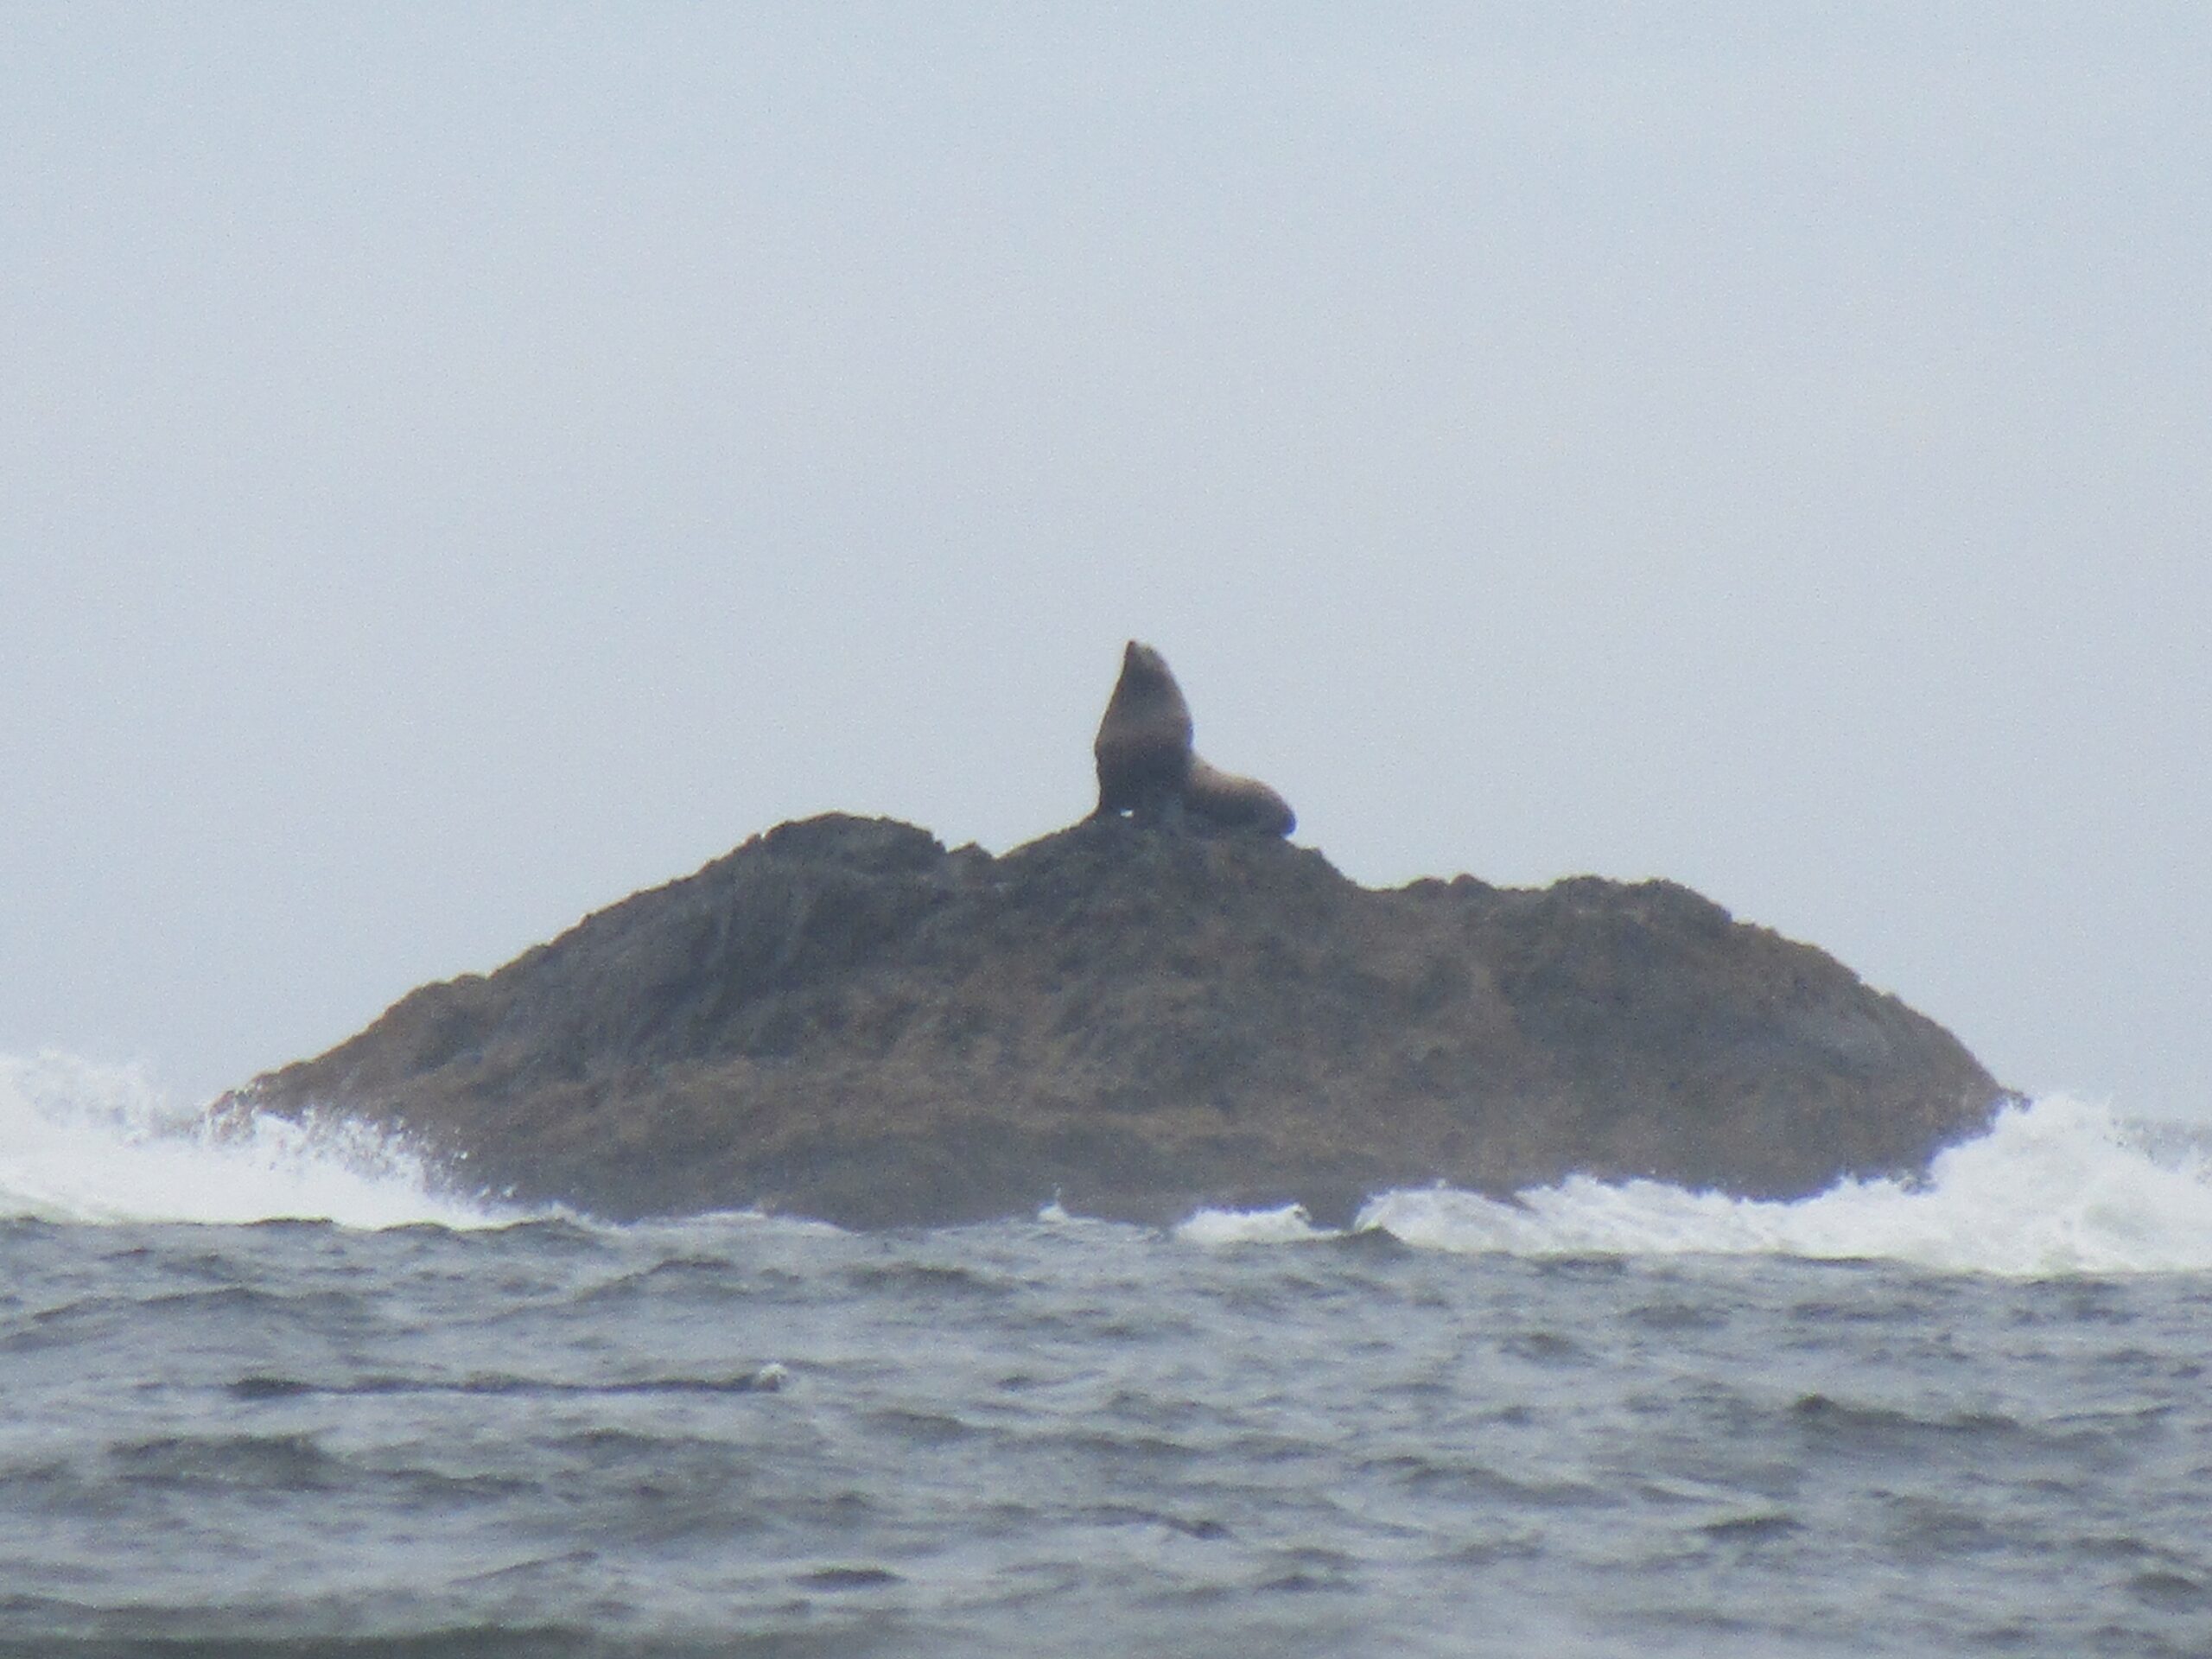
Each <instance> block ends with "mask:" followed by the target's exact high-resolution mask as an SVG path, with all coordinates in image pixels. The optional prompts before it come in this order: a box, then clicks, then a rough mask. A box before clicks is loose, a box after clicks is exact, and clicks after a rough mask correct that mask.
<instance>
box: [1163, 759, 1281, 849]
mask: <svg viewBox="0 0 2212 1659" xmlns="http://www.w3.org/2000/svg"><path fill="white" fill-rule="evenodd" d="M1183 805H1184V807H1185V810H1187V811H1189V813H1190V814H1191V816H1192V817H1195V818H1202V819H1204V820H1205V822H1206V823H1211V824H1217V825H1218V826H1219V827H1220V828H1222V829H1257V830H1259V831H1260V832H1261V833H1262V834H1263V835H1269V836H1287V835H1288V834H1289V833H1290V832H1291V831H1292V830H1294V829H1297V828H1298V815H1297V814H1296V813H1294V812H1293V811H1292V810H1290V803H1289V802H1288V801H1286V800H1285V799H1283V798H1282V797H1281V796H1280V795H1278V794H1276V793H1275V791H1274V790H1272V789H1269V788H1268V786H1267V785H1265V784H1263V783H1262V782H1261V781H1260V780H1259V779H1256V778H1239V777H1238V776H1237V775H1236V773H1235V772H1224V771H1222V770H1221V768H1220V767H1218V766H1209V765H1208V764H1207V763H1206V762H1205V760H1201V759H1200V758H1199V757H1198V756H1197V755H1195V754H1194V755H1192V757H1191V775H1190V776H1189V778H1187V779H1185V781H1184V785H1183Z"/></svg>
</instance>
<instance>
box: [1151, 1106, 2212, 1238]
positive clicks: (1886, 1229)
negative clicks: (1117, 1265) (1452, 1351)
mask: <svg viewBox="0 0 2212 1659" xmlns="http://www.w3.org/2000/svg"><path fill="white" fill-rule="evenodd" d="M2206 1141H2207V1137H2206V1135H2205V1134H2204V1132H2203V1131H2202V1130H2193V1129H2190V1128H2183V1127H2181V1126H2177V1125H2174V1126H2152V1125H2132V1124H2129V1123H2126V1122H2123V1121H2122V1120H2120V1118H2118V1117H2117V1116H2114V1114H2113V1111H2112V1109H2110V1108H2109V1107H2107V1106H2103V1105H2098V1104H2094V1103H2087V1102H2082V1101H2078V1100H2074V1099H2071V1098H2069V1097H2067V1096H2056V1095H2055V1096H2047V1097H2045V1098H2044V1099H2041V1100H2037V1101H2035V1102H2032V1103H2028V1104H2026V1105H2022V1106H2015V1107H2008V1108H2006V1109H2005V1110H2004V1111H2002V1112H2000V1113H1999V1115H1998V1116H1997V1118H1996V1119H1995V1121H1994V1122H1993V1123H1992V1124H1991V1126H1990V1128H1989V1129H1988V1131H1987V1132H1986V1134H1984V1135H1980V1136H1979V1137H1977V1138H1976V1139H1974V1140H1972V1141H1965V1142H1962V1143H1961V1144H1960V1145H1958V1146H1955V1147H1951V1148H1949V1149H1948V1151H1945V1152H1943V1153H1942V1154H1939V1155H1938V1156H1937V1157H1936V1160H1934V1162H1933V1163H1932V1164H1931V1165H1930V1166H1929V1170H1928V1173H1927V1175H1926V1177H1925V1178H1924V1179H1920V1180H1917V1181H1896V1180H1868V1181H1843V1182H1840V1183H1838V1184H1837V1185H1834V1186H1833V1187H1830V1188H1829V1189H1828V1190H1827V1191H1826V1192H1821V1193H1819V1194H1816V1195H1815V1196H1814V1197H1812V1198H1800V1199H1796V1200H1795V1201H1792V1202H1780V1201H1775V1200H1765V1199H1758V1198H1731V1197H1729V1196H1728V1195H1727V1194H1726V1193H1721V1192H1688V1191H1685V1190H1684V1189H1683V1188H1681V1187H1679V1186H1670V1185H1667V1184H1665V1183H1664V1182H1660V1181H1625V1182H1618V1183H1614V1182H1606V1181H1599V1180H1594V1179H1590V1178H1588V1177H1585V1176H1575V1177H1573V1178H1571V1179H1567V1180H1565V1181H1562V1182H1560V1184H1559V1185H1556V1186H1546V1187H1537V1188H1533V1189H1531V1190H1529V1191H1527V1192H1522V1193H1519V1194H1517V1195H1516V1197H1515V1198H1511V1199H1507V1200H1500V1199H1496V1198H1484V1197H1482V1196H1480V1195H1478V1194H1477V1193H1472V1192H1458V1191H1455V1190H1453V1189H1452V1188H1449V1187H1436V1188H1430V1189H1425V1190H1408V1191H1402V1192H1386V1193H1383V1195H1382V1196H1380V1197H1378V1198H1374V1199H1371V1200H1370V1202H1369V1203H1368V1205H1366V1207H1365V1208H1364V1209H1363V1210H1362V1211H1361V1212H1360V1214H1359V1217H1358V1219H1357V1221H1356V1222H1355V1223H1354V1224H1353V1229H1354V1230H1356V1231H1357V1230H1370V1229H1380V1230H1383V1231H1384V1232H1388V1233H1389V1234H1391V1235H1392V1236H1395V1237H1396V1238H1398V1239H1400V1240H1402V1242H1403V1243H1407V1244H1410V1245H1412V1246H1414V1248H1416V1249H1434V1250H1446V1251H1453V1252H1459V1253H1463V1254H1478V1253H1496V1254H1503V1255H1536V1256H1542V1255H1785V1256H1804V1257H1811V1258H1816V1259H1825V1260H1853V1259H1859V1260H1865V1259H1875V1260H1888V1261H1897V1262H1910V1263H1913V1264H1915V1265H1916V1266H1920V1267H1927V1268H1936V1269H1939V1270H1942V1271H1946V1272H1967V1273H1990V1274H2006V1275H2011V1276H2016V1277H2037V1276H2043V1275H2050V1274H2110V1273H2157V1272H2177V1271H2179V1272H2188V1271H2203V1270H2207V1269H2212V1158H2208V1156H2207V1147H2206ZM1178 1233H1179V1236H1181V1237H1183V1238H1185V1239H1186V1240H1189V1241H1191V1242H1192V1243H1209V1244H1229V1243H1292V1242H1297V1241H1300V1240H1308V1239H1319V1238H1328V1237H1332V1236H1337V1235H1334V1234H1332V1233H1330V1232H1328V1231H1327V1230H1324V1229H1320V1228H1316V1227H1314V1226H1313V1225H1311V1224H1310V1223H1309V1222H1308V1221H1307V1219H1306V1216H1305V1215H1304V1213H1303V1212H1302V1211H1297V1210H1295V1209H1293V1210H1287V1211H1286V1210H1271V1211H1255V1212H1249V1213H1236V1212H1230V1211H1202V1212H1200V1213H1199V1214H1198V1215H1196V1216H1193V1217H1192V1218H1191V1219H1190V1220H1189V1221H1187V1222H1185V1224H1183V1226H1182V1227H1181V1228H1179V1230H1178Z"/></svg>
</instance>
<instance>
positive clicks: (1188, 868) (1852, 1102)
mask: <svg viewBox="0 0 2212 1659" xmlns="http://www.w3.org/2000/svg"><path fill="white" fill-rule="evenodd" d="M2001 1092H2002V1091H2001V1090H1999V1087H1998V1085H1997V1084H1995V1083H1994V1082H1993V1080H1992V1079H1991V1077H1989V1075H1988V1073H1987V1072H1986V1071H1984V1070H1983V1069H1982V1068H1981V1066H1980V1065H1979V1064H1977V1063H1976V1062H1975V1060H1974V1058H1973V1057H1972V1056H1971V1055H1970V1054H1968V1053H1967V1051H1966V1050H1965V1049H1964V1048H1963V1047H1962V1046H1961V1045H1960V1044H1959V1043H1958V1042H1957V1040H1956V1039H1954V1038H1953V1037H1952V1036H1950V1034H1949V1033H1947V1032H1945V1031H1944V1030H1943V1029H1942V1027H1939V1026H1937V1025H1936V1024H1935V1023H1934V1022H1932V1021H1930V1020H1928V1019H1926V1018H1924V1017H1923V1016H1922V1015H1920V1014H1916V1013H1914V1012H1913V1011H1912V1010H1911V1009H1910V1008H1908V1007H1905V1006H1904V1004H1903V1003H1901V1002H1899V1001H1897V1000H1896V999H1895V998H1894V997H1891V996H1887V995H1880V994H1878V993H1876V992H1874V991H1872V990H1870V989H1869V988H1866V986H1865V985H1863V984H1861V983H1860V982H1859V980H1858V979H1857V978H1856V977H1855V976H1853V974H1852V973H1851V972H1850V971H1849V970H1848V969H1845V968H1844V967H1842V966H1841V965H1840V964H1839V963H1836V962H1835V961H1834V960H1833V959H1832V958H1830V957H1827V956H1825V955H1823V954H1822V953H1821V952H1820V951H1818V950H1814V949H1812V948H1811V947H1809V946H1808V945H1804V944H1794V943H1792V942H1790V941H1789V940H1787V939H1784V938H1781V937H1779V936H1778V935H1777V934H1775V933H1773V932H1770V931H1767V930H1765V929H1764V928H1759V927H1754V926H1749V925H1744V924H1741V923H1737V922H1734V921H1732V920H1731V919H1730V918H1729V916H1728V914H1727V912H1725V911H1723V910H1722V909H1720V908H1719V906H1716V905H1713V904H1712V903H1710V902H1708V901H1707V900H1706V899H1701V898H1700V897H1699V896H1698V895H1697V894H1695V893H1691V892H1689V891H1688V890H1687V889H1685V888H1682V887H1676V886H1674V885H1672V884H1670V883H1667V882H1661V881H1651V882H1643V883H1640V884H1637V885H1623V884H1619V883H1616V882H1611V881H1605V880H1598V879H1595V878H1592V877H1578V878H1575V879H1573V880H1566V881H1561V882H1559V883H1558V884H1556V885H1555V886H1553V887H1548V888H1545V889H1542V890H1529V891H1516V890H1509V889H1501V888H1497V887H1489V886H1486V885H1484V883H1482V882H1480V881H1478V880H1473V879H1472V878H1471V877H1467V876H1461V877H1459V879H1457V880H1452V881H1448V882H1447V881H1439V880H1425V881H1417V882H1414V884H1412V885H1411V886H1409V887H1402V888H1397V889H1395V890H1389V891H1376V890H1372V889H1368V888H1363V887H1359V886H1357V885H1356V884H1354V883H1353V882H1351V881H1350V880H1347V879H1345V878H1344V876H1342V875H1341V874H1338V872H1337V871H1336V870H1335V869H1334V868H1332V866H1331V865H1330V864H1329V862H1328V861H1327V860H1325V858H1323V857H1322V856H1321V855H1320V854H1319V853H1317V852H1314V851H1312V850H1310V849H1303V848H1300V847H1296V846H1293V845H1291V844H1289V843H1288V842H1284V841H1281V840H1276V839H1274V838H1272V837H1269V836H1255V835H1250V834H1245V835H1219V836H1205V835H1199V834H1196V833H1192V832H1189V831H1187V830H1183V829H1177V828H1174V827H1173V826H1167V827H1161V826H1157V825H1150V824H1147V823H1140V822H1136V821H1133V820H1128V819H1123V818H1120V817H1098V818H1094V819H1091V820H1090V821H1087V822H1085V823H1081V824H1078V825H1077V826H1076V827H1074V828H1072V829H1066V830H1063V831H1061V832H1059V833H1058V834H1056V835H1052V836H1046V837H1045V838H1044V839H1042V840H1040V841H1037V842H1032V843H1031V844H1029V845H1028V846H1026V847H1022V848H1019V849H1015V850H1014V851H1013V852H1010V853H1007V854H1006V855H1002V856H1000V857H993V856H991V855H988V854H987V853H984V852H982V850H980V849H976V848H972V847H971V848H964V849H960V850H957V851H950V852H949V851H947V850H946V849H944V847H942V846H941V845H940V844H939V843H938V842H937V841H936V840H935V839H934V838H932V837H931V836H930V835H929V834H928V833H927V832H925V831H924V830H922V829H916V828H913V827H912V826H910V825H906V824H901V823H892V822H888V821H883V820H865V819H859V818H853V817H841V816H832V817H821V818H814V819H810V820H807V821H805V822H802V823H788V824H785V825H783V826H781V827H780V828H779V829H774V830H772V831H770V832H769V833H767V834H766V835H763V836H758V837H756V838H754V839H753V840H752V841H749V842H747V843H746V844H745V845H744V846H742V847H741V848H739V849H737V850H736V851H734V852H733V853H731V854H729V855H727V856H725V857H723V858H720V859H717V860H716V861H714V862H713V863H711V864H709V865H708V866H707V867H706V868H704V869H702V870H701V871H699V872H698V873H697V874H695V875H692V876H689V877H687V878H685V879H683V880H678V881H675V882H671V884H669V885H668V886H666V887H660V888H657V889H655V890H653V891H651V892H647V893H639V894H636V895H634V896H633V897H632V898H630V899H626V900H624V901H623V902H622V903H620V904H618V905H615V906H612V907H610V908H608V909H607V910H604V911H601V912H598V913H597V914H595V915H593V916H591V917H588V918H586V919H585V920H584V921H582V923H580V924H578V925H576V926H575V928H573V929H571V930H570V931H569V932H567V933H566V934H564V935H563V936H562V937H561V938H558V939H556V940H555V941H554V942H553V943H551V944H546V945H542V946H540V947H538V948H537V949H535V950H531V951H529V952H527V953H526V954H524V956H522V957H519V958H518V959H517V960H516V961H514V962H512V963H509V964H508V965H507V966H505V968H502V969H499V971H498V972H496V973H493V974H491V975H489V976H467V977H464V978H461V979H456V980H452V981H449V982H444V983H442V984H435V985H429V986H426V987H424V988H422V989H420V990H417V991H416V992H414V993H413V994H412V995H409V996H407V997H406V998H404V1000H403V1001H400V1002H399V1003H397V1005H396V1006H394V1007H392V1008H391V1010H390V1011H389V1012H388V1013H386V1014H385V1015H384V1017H383V1018H381V1019H380V1020H378V1021H377V1022H376V1023H375V1024H374V1025H372V1026H371V1027H369V1028H368V1029H367V1030H366V1031H364V1032H363V1033H360V1034H359V1036H356V1037H354V1038H353V1039H350V1040H349V1041H347V1042H345V1043H343V1044H340V1046H338V1047H336V1048H334V1049H333V1050H331V1051H330V1052H328V1053H327V1054H325V1055H323V1056H321V1058H316V1059H314V1060H309V1061H305V1062H302V1063H301V1064H298V1065H292V1066H289V1067H287V1068H285V1069H284V1070H283V1071H277V1072H273V1073H271V1074H269V1075H268V1076H265V1077H261V1078H259V1079H257V1080H256V1081H255V1082H254V1083H253V1084H250V1085H248V1086H247V1087H246V1088H245V1089H243V1090H238V1091H237V1092H236V1093H234V1094H233V1095H232V1096H227V1097H226V1102H225V1103H224V1109H226V1111H229V1112H231V1113H243V1112H245V1111H247V1110H251V1109H262V1110H273V1111H277V1112H280V1113H288V1114H299V1113H304V1112H308V1111H310V1110H315V1109H321V1110H325V1111H331V1112H338V1113H344V1114H347V1115H351V1116H357V1117H360V1118H365V1119H367V1120H370V1121H372V1122H377V1123H379V1124H384V1125H387V1126H399V1127H403V1128H404V1129H405V1131H406V1132H407V1133H408V1134H410V1135H411V1136H413V1137H414V1138H415V1139H416V1141H418V1142H420V1143H421V1144H423V1146H425V1147H427V1148H428V1149H429V1150H430V1151H431V1152H432V1153H434V1154H440V1155H442V1156H444V1157H446V1158H448V1159H450V1160H452V1162H451V1164H450V1167H451V1168H453V1169H454V1171H456V1172H465V1175H464V1174H461V1173H457V1174H456V1179H463V1180H464V1181H465V1183H466V1184H467V1185H480V1186H484V1187H486V1188H488V1189H490V1190H493V1191H495V1192H510V1193H512V1195H514V1196H515V1197H517V1198H524V1199H531V1200H549V1199H550V1200H560V1201H563V1202H566V1203H568V1204H569V1205H574V1206H575V1207H577V1208H579V1209H581V1210H583V1211H588V1212H592V1213H594V1214H598V1215H601V1216H605V1217H611V1218H623V1217H639V1216H645V1215H652V1214H676V1213H688V1212H696V1211H708V1210H715V1209H726V1208H734V1207H741V1206H745V1205H763V1206H766V1207H769V1208H772V1209H774V1210H778V1211H787V1212H792V1213H798V1214H804V1215H810V1216H817V1217H825V1218H827V1219H829V1220H833V1221H838V1222H842V1223H847V1224H858V1225H880V1224H908V1223H930V1224H935V1223H946V1222H957V1221H963V1220H969V1219H980V1218H984V1217H998V1216H1007V1215H1016V1214H1027V1213H1032V1212H1033V1211H1036V1209H1037V1208H1038V1207H1039V1205H1043V1204H1045V1203H1047V1202H1049V1201H1050V1200H1052V1198H1054V1197H1055V1195H1058V1198H1060V1200H1061V1202H1062V1203H1063V1204H1064V1205H1065V1206H1066V1208H1067V1209H1069V1210H1070V1211H1075V1212H1077V1213H1088V1214H1093V1215H1103V1216H1110V1217H1127V1218H1130V1219H1138V1220H1149V1221H1165V1220H1172V1219H1174V1218H1176V1217H1179V1216H1181V1215H1184V1214H1187V1213H1188V1212H1189V1211H1192V1209H1194V1208H1196V1207H1198V1206H1199V1205H1208V1204H1233V1205H1262V1204H1278V1203H1283V1202H1287V1201H1290V1200H1297V1201H1300V1202H1302V1203H1304V1204H1305V1205H1307V1207H1308V1208H1309V1209H1310V1210H1311V1211H1313V1213H1314V1214H1315V1215H1316V1217H1319V1218H1324V1219H1331V1220H1338V1221H1341V1220H1343V1219H1344V1218H1346V1217H1349V1215H1350V1214H1351V1212H1352V1211H1354V1210H1355V1209H1356V1208H1357V1205H1358V1203H1359V1202H1360V1200H1361V1199H1362V1198H1364V1197H1366V1196H1367V1195H1369V1194H1370V1193H1373V1192H1378V1191H1381V1190H1383V1189H1385V1188H1388V1187H1390V1186H1394V1185H1422V1184H1427V1183H1431V1182H1435V1181H1445V1182H1449V1183H1451V1184H1452V1185H1459V1186H1465V1187H1470V1188H1476V1189H1479V1190H1483V1191H1486V1192H1497V1193H1503V1192H1511V1191H1514V1190H1516V1189H1518V1188H1522V1187H1525V1186H1528V1185H1532V1184H1538V1183H1544V1182H1549V1181H1554V1180H1556V1179H1560V1178H1561V1177H1563V1176H1566V1175H1567V1174H1569V1173H1575V1172H1586V1173H1591V1174H1593V1175H1598V1176H1602V1177H1613V1178H1618V1177H1626V1176H1643V1175H1649V1176H1656V1177H1658V1178H1660V1179H1665V1180H1669V1181H1675V1182H1679V1183H1681V1184H1684V1185H1691V1186H1698V1187H1717V1188H1722V1189H1726V1190H1727V1191H1729V1192H1737V1193H1744V1194H1756V1195H1767V1196H1777V1197H1779V1196H1792V1195H1797V1194H1802V1193H1804V1192H1810V1191H1814V1190H1816V1189H1818V1188H1820V1187H1821V1186H1823V1185H1827V1184H1828V1183H1829V1182H1831V1181H1833V1180H1834V1179H1836V1178H1837V1177H1838V1176H1840V1175H1844V1174H1847V1173H1852V1174H1870V1173H1897V1172H1910V1171H1915V1170H1917V1169H1919V1168H1920V1167H1922V1166H1923V1164H1924V1162H1925V1160H1927V1158H1928V1157H1929V1154H1931V1153H1932V1152H1934V1151H1935V1150H1936V1149H1937V1148H1939V1147H1942V1146H1943V1145H1944V1144H1946V1143H1947V1142H1949V1141H1954V1140H1956V1139H1958V1138H1961V1137H1962V1136H1964V1135H1967V1134H1970V1133H1971V1132H1973V1131H1974V1129H1976V1128H1979V1127H1980V1125H1981V1124H1982V1123H1983V1122H1986V1119H1987V1116H1988V1115H1989V1113H1990V1111H1991V1109H1992V1108H1993V1105H1994V1104H1995V1103H1997V1101H1998V1100H1999V1096H2000V1095H2001Z"/></svg>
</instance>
